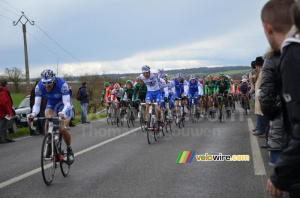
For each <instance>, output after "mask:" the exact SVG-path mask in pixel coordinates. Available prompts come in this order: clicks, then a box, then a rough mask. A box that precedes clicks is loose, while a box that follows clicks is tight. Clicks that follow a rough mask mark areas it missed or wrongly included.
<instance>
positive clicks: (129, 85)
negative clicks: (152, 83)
mask: <svg viewBox="0 0 300 198" xmlns="http://www.w3.org/2000/svg"><path fill="white" fill-rule="evenodd" d="M126 87H127V89H131V87H132V82H131V81H130V80H127V81H126Z"/></svg>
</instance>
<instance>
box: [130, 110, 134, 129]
mask: <svg viewBox="0 0 300 198" xmlns="http://www.w3.org/2000/svg"><path fill="white" fill-rule="evenodd" d="M130 121H131V126H132V127H134V121H135V116H134V113H133V111H131V116H130Z"/></svg>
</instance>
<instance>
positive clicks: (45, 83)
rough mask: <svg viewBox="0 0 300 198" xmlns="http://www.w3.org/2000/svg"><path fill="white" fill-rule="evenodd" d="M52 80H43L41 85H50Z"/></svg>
mask: <svg viewBox="0 0 300 198" xmlns="http://www.w3.org/2000/svg"><path fill="white" fill-rule="evenodd" d="M52 83H53V81H48V82H43V85H52Z"/></svg>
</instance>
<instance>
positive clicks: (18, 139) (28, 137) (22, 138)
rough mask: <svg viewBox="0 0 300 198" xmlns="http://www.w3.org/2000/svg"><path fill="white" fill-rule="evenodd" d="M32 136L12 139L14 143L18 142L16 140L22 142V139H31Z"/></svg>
mask: <svg viewBox="0 0 300 198" xmlns="http://www.w3.org/2000/svg"><path fill="white" fill-rule="evenodd" d="M32 137H33V136H26V137H22V138H17V139H14V140H15V141H18V140H23V139H27V138H32Z"/></svg>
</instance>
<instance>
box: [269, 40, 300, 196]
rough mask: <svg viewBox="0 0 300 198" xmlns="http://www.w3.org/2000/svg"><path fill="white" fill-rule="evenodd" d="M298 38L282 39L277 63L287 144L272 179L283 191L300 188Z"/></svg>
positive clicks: (299, 74)
mask: <svg viewBox="0 0 300 198" xmlns="http://www.w3.org/2000/svg"><path fill="white" fill-rule="evenodd" d="M299 55H300V40H298V39H287V40H285V41H284V43H283V49H282V56H281V59H280V64H279V74H280V81H279V82H280V87H279V88H280V91H281V93H282V109H283V122H284V129H285V130H284V131H285V134H286V137H287V138H286V144H284V150H283V151H282V153H281V155H280V158H279V159H278V161H277V163H276V165H275V170H274V174H273V175H272V176H271V181H272V183H273V184H274V185H275V186H276V187H277V188H279V189H280V190H284V191H289V192H290V191H292V190H299V189H300V113H299V112H300V89H299V84H298V83H297V82H298V81H299V76H300V56H299Z"/></svg>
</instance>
